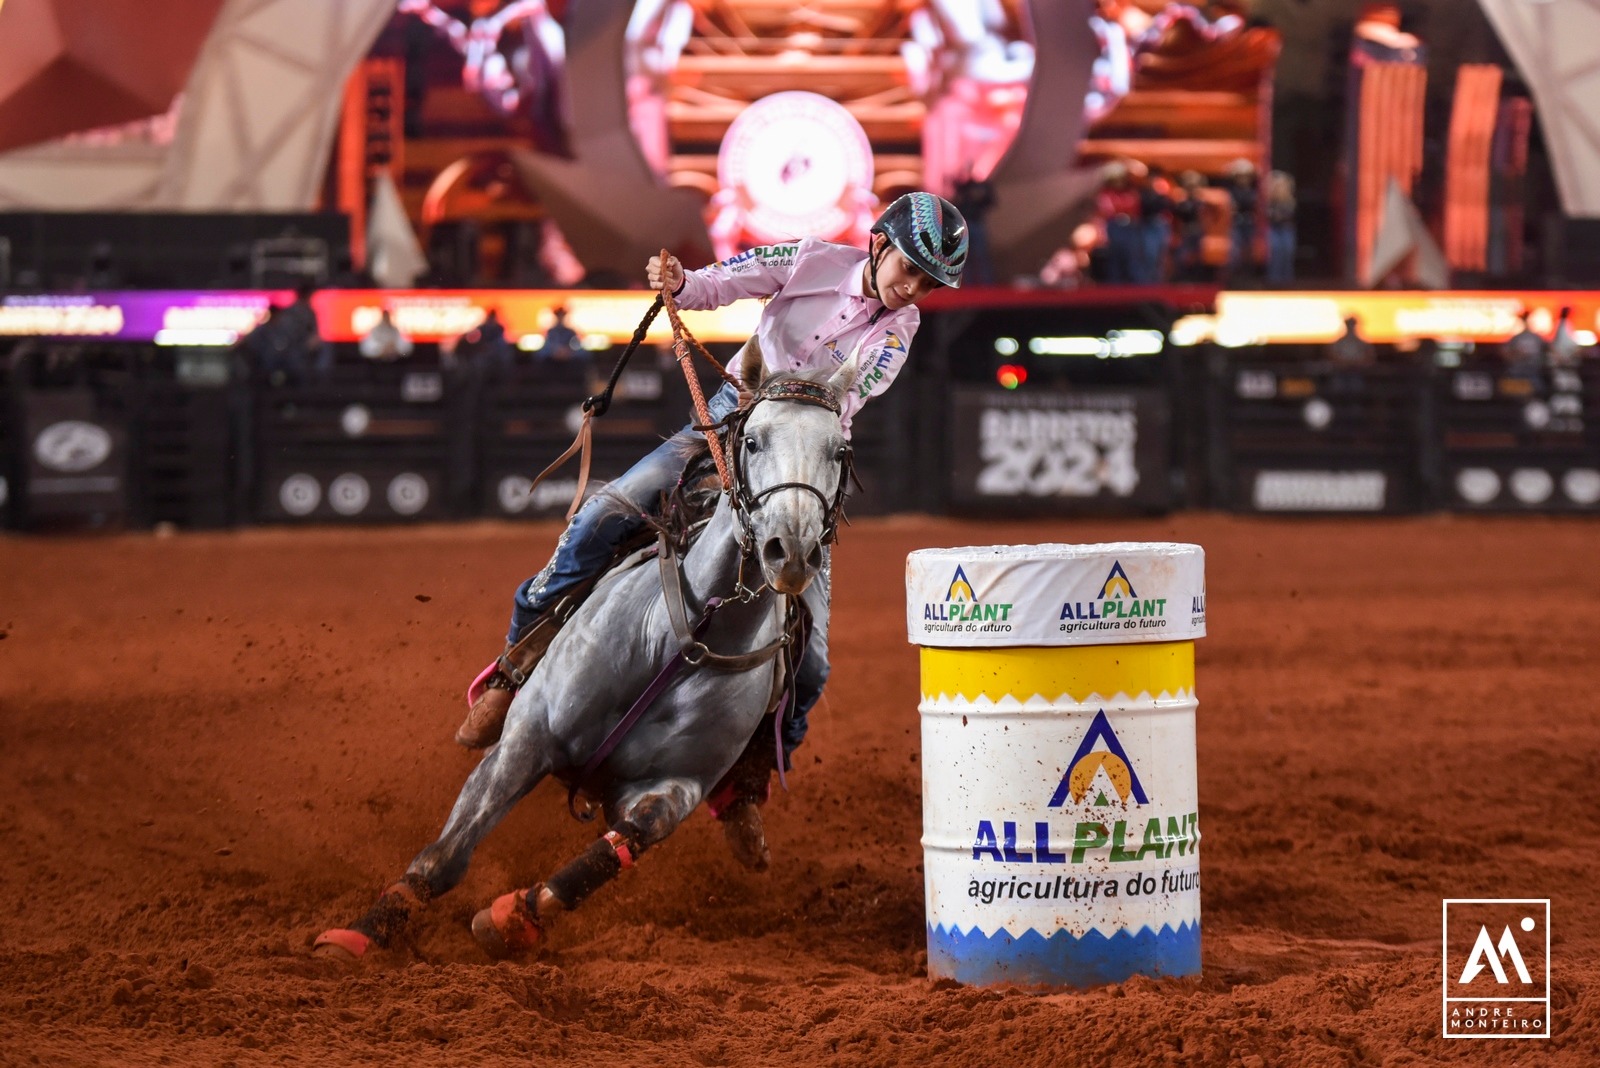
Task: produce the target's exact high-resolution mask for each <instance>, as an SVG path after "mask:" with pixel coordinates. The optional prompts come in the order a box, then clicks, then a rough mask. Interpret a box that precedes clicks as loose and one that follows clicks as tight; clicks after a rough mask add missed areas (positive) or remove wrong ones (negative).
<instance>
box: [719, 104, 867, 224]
mask: <svg viewBox="0 0 1600 1068" xmlns="http://www.w3.org/2000/svg"><path fill="white" fill-rule="evenodd" d="M717 181H718V182H719V183H720V184H721V185H722V188H723V189H741V190H743V191H744V193H745V194H746V195H747V197H748V198H749V203H750V207H749V213H748V215H747V216H746V219H745V229H746V230H748V231H749V232H750V234H751V235H753V236H754V237H757V238H759V239H760V240H762V241H784V240H793V239H794V238H796V237H833V236H835V235H837V234H840V233H843V232H844V231H845V230H847V229H848V228H849V227H850V225H851V222H852V221H853V217H854V213H853V210H852V206H851V201H852V200H854V198H853V197H851V196H849V194H850V193H852V192H853V191H860V192H862V193H863V194H870V193H871V191H872V143H871V142H870V141H868V140H867V133H866V131H865V130H863V129H862V128H861V124H860V123H859V122H857V121H856V119H855V116H854V115H852V114H850V112H849V111H848V110H846V108H845V107H844V105H842V104H840V103H838V102H836V101H833V100H829V99H828V98H827V97H825V96H818V95H817V94H816V93H803V92H787V93H773V94H772V95H771V96H765V97H762V98H761V99H760V100H757V101H756V102H755V103H753V104H751V105H750V106H749V107H747V108H745V109H744V110H743V111H741V112H740V113H739V117H738V118H736V119H734V120H733V125H731V126H729V127H728V132H727V134H726V135H725V136H724V137H723V139H722V148H721V149H720V151H718V153H717Z"/></svg>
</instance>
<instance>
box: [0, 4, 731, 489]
mask: <svg viewBox="0 0 1600 1068" xmlns="http://www.w3.org/2000/svg"><path fill="white" fill-rule="evenodd" d="M3 2H4V0H0V3H3ZM661 259H662V262H665V261H666V259H667V250H666V249H662V250H661ZM663 307H664V308H666V309H667V319H668V320H670V321H671V323H672V350H673V352H674V353H675V354H676V356H677V359H678V366H679V367H681V368H682V369H683V377H684V379H685V380H686V381H687V382H688V384H689V396H690V397H691V398H692V399H693V400H694V412H695V415H696V417H698V418H699V420H700V422H701V423H702V424H709V423H710V422H711V411H710V409H709V408H708V407H707V406H706V397H705V392H704V391H703V390H702V389H701V388H700V378H699V376H697V375H696V374H695V373H694V363H693V356H692V354H691V351H690V346H691V345H692V346H693V347H694V348H693V351H694V352H697V353H699V354H700V356H701V358H702V359H704V360H705V361H706V362H707V363H709V364H710V365H711V366H712V367H715V368H716V369H717V374H718V375H720V376H721V378H722V380H723V381H724V382H728V383H734V379H733V376H731V375H729V374H728V369H727V368H726V367H724V366H722V364H721V363H719V362H718V361H717V358H716V357H715V356H713V355H711V353H709V352H707V351H706V347H705V346H704V345H702V344H700V342H699V340H698V339H697V338H696V337H695V336H694V335H693V334H692V333H690V332H689V328H688V327H686V326H684V325H683V320H682V319H681V318H680V317H679V316H678V306H677V303H676V302H675V301H674V300H673V296H672V291H671V290H669V289H668V288H667V284H666V279H665V278H664V277H663V278H662V280H661V289H660V291H659V292H658V293H656V299H655V301H654V302H652V303H651V305H650V310H649V311H647V312H645V313H644V318H643V319H641V320H639V325H638V326H636V327H635V328H634V330H633V337H631V338H629V339H628V346H627V348H625V349H623V350H622V355H621V356H619V357H618V358H617V362H616V365H615V366H614V367H612V368H611V378H610V380H609V381H607V382H606V388H605V389H603V390H601V391H600V392H599V393H596V394H594V395H593V396H591V397H586V398H584V401H583V406H582V407H583V422H582V423H581V424H579V426H578V433H577V436H576V437H574V438H573V439H572V444H571V445H568V446H567V449H566V451H565V452H563V453H562V454H561V455H560V456H557V457H556V458H555V459H554V460H553V461H551V463H550V465H549V466H548V467H546V468H545V469H544V470H543V471H540V472H539V474H538V475H537V476H535V477H534V479H533V482H532V483H530V484H529V486H528V493H529V494H530V495H531V494H532V493H533V491H534V489H535V488H536V487H537V486H538V485H539V483H541V482H543V481H544V480H545V479H547V478H549V477H550V476H551V475H552V474H554V473H555V472H556V471H557V470H558V469H560V467H561V465H562V464H564V463H566V462H567V461H568V460H570V459H572V457H573V455H574V454H577V455H578V457H579V459H578V490H577V492H576V493H574V494H573V495H572V504H571V506H570V507H568V508H567V518H568V519H569V520H570V519H571V518H572V517H573V516H574V515H576V514H577V513H578V507H579V506H580V505H581V504H583V491H584V489H585V487H587V486H588V484H589V458H590V454H591V453H592V452H593V451H594V430H593V427H592V426H591V425H590V422H591V420H593V419H595V418H597V417H599V416H602V415H605V414H606V412H607V411H609V410H610V408H611V398H612V394H614V393H615V392H616V389H617V383H618V382H619V381H620V380H621V379H622V371H623V368H625V367H627V366H628V361H629V360H630V359H632V358H633V354H634V352H635V351H637V350H638V348H639V346H640V345H641V344H642V343H643V342H644V339H645V337H646V335H647V334H649V332H650V324H651V323H653V322H655V318H656V315H657V314H658V313H660V311H661V309H662V308H663ZM734 384H736V383H734ZM706 440H707V442H708V443H709V444H710V446H711V457H712V459H713V460H714V461H715V462H716V465H717V474H718V475H719V476H720V477H721V479H722V489H723V491H724V492H727V491H728V490H729V489H730V488H731V487H732V485H733V482H732V475H731V473H730V471H729V469H728V462H727V460H726V459H725V458H724V457H723V454H722V443H721V442H719V441H718V440H717V439H716V436H715V435H714V434H710V433H707V434H706Z"/></svg>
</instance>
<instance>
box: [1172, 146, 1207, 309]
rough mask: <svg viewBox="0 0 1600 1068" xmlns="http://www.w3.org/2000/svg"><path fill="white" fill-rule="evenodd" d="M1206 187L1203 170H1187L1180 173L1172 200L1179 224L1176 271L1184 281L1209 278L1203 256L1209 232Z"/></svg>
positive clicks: (1178, 276) (1197, 280)
mask: <svg viewBox="0 0 1600 1068" xmlns="http://www.w3.org/2000/svg"><path fill="white" fill-rule="evenodd" d="M1205 188H1206V180H1205V178H1204V177H1203V176H1202V175H1201V174H1200V172H1199V171H1192V170H1191V171H1184V172H1183V173H1182V174H1180V175H1178V188H1177V189H1176V190H1175V191H1174V196H1173V204H1172V218H1173V220H1174V222H1175V223H1176V224H1177V227H1178V252H1177V263H1176V264H1175V265H1174V270H1173V275H1174V276H1175V277H1176V279H1177V280H1178V281H1180V282H1199V281H1201V280H1202V279H1204V278H1205V263H1204V257H1203V256H1202V247H1203V244H1204V239H1205V236H1206V227H1205V219H1204V217H1203V216H1204V213H1205V206H1206V205H1205Z"/></svg>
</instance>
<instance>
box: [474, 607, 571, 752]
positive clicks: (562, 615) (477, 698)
mask: <svg viewBox="0 0 1600 1068" xmlns="http://www.w3.org/2000/svg"><path fill="white" fill-rule="evenodd" d="M568 614H569V613H567V612H561V611H550V612H546V613H545V614H544V615H542V616H540V617H539V619H538V620H536V621H535V622H534V624H533V626H532V627H531V628H530V629H529V630H528V633H527V634H526V635H524V636H523V638H522V639H521V640H520V641H518V642H515V643H513V644H511V645H507V646H506V650H505V652H503V653H501V654H500V656H499V657H497V658H496V659H495V661H494V662H493V663H491V664H490V665H489V666H488V667H486V668H484V669H483V671H481V672H480V673H479V674H478V677H477V678H476V679H473V680H472V685H471V686H470V687H468V688H467V718H466V719H464V720H462V721H461V726H459V727H457V728H456V744H458V745H461V746H465V747H466V748H468V749H484V748H487V747H488V746H491V745H493V744H494V743H495V742H498V741H499V740H500V732H501V731H502V730H504V729H505V725H506V714H507V713H509V712H510V711H511V702H512V700H513V699H515V698H516V696H517V691H518V690H519V689H521V688H522V684H523V683H525V682H527V681H528V676H529V675H531V674H532V673H533V669H534V668H535V667H537V666H538V664H539V661H540V660H542V659H544V654H545V652H546V651H547V650H548V649H549V648H550V642H551V640H552V639H554V638H555V636H556V632H557V631H559V630H560V629H561V624H562V623H564V622H565V621H566V617H567V615H568Z"/></svg>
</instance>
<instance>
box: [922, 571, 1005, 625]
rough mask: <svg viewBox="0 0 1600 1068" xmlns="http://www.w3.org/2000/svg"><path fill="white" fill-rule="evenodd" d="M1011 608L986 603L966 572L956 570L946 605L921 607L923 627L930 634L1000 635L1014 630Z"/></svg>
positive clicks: (995, 603) (1000, 603)
mask: <svg viewBox="0 0 1600 1068" xmlns="http://www.w3.org/2000/svg"><path fill="white" fill-rule="evenodd" d="M1011 607H1012V606H1011V604H1010V603H1009V602H1007V603H1002V602H999V601H990V600H986V599H984V598H982V597H980V596H979V595H978V590H977V588H976V587H974V586H973V584H972V580H970V579H969V578H967V573H966V571H965V570H964V569H963V568H961V567H959V566H958V567H957V568H956V570H955V573H954V574H953V575H951V576H950V586H949V588H947V589H946V590H945V594H944V600H943V601H930V602H928V603H926V604H924V605H923V606H922V618H923V620H924V623H923V625H924V626H925V627H926V628H927V629H928V630H930V631H968V632H971V633H1000V634H1004V633H1007V632H1009V631H1010V630H1011Z"/></svg>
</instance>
